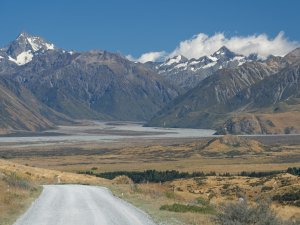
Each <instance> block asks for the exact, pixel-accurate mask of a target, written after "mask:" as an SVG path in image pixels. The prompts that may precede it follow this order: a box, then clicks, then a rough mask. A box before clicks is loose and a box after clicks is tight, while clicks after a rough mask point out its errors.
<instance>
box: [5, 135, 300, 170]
mask: <svg viewBox="0 0 300 225" xmlns="http://www.w3.org/2000/svg"><path fill="white" fill-rule="evenodd" d="M274 138H276V137H274ZM175 141H177V143H176V142H175V143H172V142H171V141H170V142H167V144H164V143H163V142H164V141H163V140H160V141H156V142H155V143H156V144H153V141H152V143H151V142H145V143H133V144H130V143H116V144H110V145H108V144H95V143H85V144H82V145H76V146H74V145H71V144H68V145H63V146H52V145H49V146H31V147H27V146H20V145H19V146H11V147H10V146H8V147H5V148H4V147H3V148H1V146H0V155H3V156H5V157H8V158H9V160H11V161H14V162H17V163H21V164H29V165H31V166H36V167H40V168H47V169H54V170H61V171H70V172H76V171H79V170H90V169H91V168H93V167H95V168H97V172H108V171H120V170H127V171H129V170H135V171H137V170H146V169H156V170H170V169H175V170H179V171H189V172H193V171H204V172H210V171H216V172H221V173H223V172H230V173H238V172H241V171H269V170H285V169H287V168H288V167H295V166H299V161H300V146H299V145H294V146H289V145H280V146H278V145H266V144H261V143H259V142H257V141H255V140H250V141H247V142H245V141H244V140H243V141H242V142H241V144H240V146H238V145H236V146H232V145H231V146H230V145H228V144H226V143H224V141H222V140H219V139H216V140H215V141H213V142H211V143H210V144H208V143H209V142H210V141H211V139H208V140H207V139H204V140H193V141H191V142H182V143H180V141H178V140H175ZM6 149H7V150H6Z"/></svg>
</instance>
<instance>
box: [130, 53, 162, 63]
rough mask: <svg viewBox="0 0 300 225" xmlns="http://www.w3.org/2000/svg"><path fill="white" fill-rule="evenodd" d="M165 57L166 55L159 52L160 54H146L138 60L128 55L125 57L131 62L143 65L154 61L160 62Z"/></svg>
mask: <svg viewBox="0 0 300 225" xmlns="http://www.w3.org/2000/svg"><path fill="white" fill-rule="evenodd" d="M166 55H167V53H166V52H165V51H161V52H147V53H144V54H142V55H141V56H140V57H139V58H134V57H133V56H132V55H128V56H126V57H127V59H129V60H131V61H137V62H141V63H145V62H149V61H153V62H155V61H159V60H162V59H164V58H165V56H166Z"/></svg>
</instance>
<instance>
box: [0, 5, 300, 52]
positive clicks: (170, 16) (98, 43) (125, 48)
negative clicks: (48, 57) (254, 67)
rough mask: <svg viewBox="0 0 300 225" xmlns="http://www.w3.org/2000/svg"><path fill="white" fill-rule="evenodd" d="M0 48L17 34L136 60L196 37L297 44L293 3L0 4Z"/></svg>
mask: <svg viewBox="0 0 300 225" xmlns="http://www.w3.org/2000/svg"><path fill="white" fill-rule="evenodd" d="M0 9H1V13H0V28H1V32H0V45H1V46H3V45H5V44H7V43H8V42H10V41H11V40H12V39H14V38H15V37H16V36H17V35H18V33H20V32H21V31H26V32H29V33H32V34H36V35H40V36H42V37H44V38H46V39H47V40H49V41H51V42H53V43H54V44H56V45H57V46H58V47H61V48H66V49H74V50H90V49H105V50H109V51H114V52H120V53H122V54H124V55H128V54H130V55H132V56H133V57H139V56H140V55H141V54H143V53H145V52H153V51H158V52H161V51H165V52H168V53H171V52H173V51H174V49H175V48H176V47H178V45H179V43H180V42H181V41H184V40H188V39H191V38H192V37H193V36H194V35H197V34H199V33H203V34H206V35H207V36H209V37H210V36H213V35H214V34H215V33H218V32H221V33H223V34H224V35H225V36H226V37H227V38H230V37H234V36H244V37H246V36H249V35H260V34H262V33H265V34H266V35H267V36H268V38H270V39H272V38H275V37H276V36H277V35H278V33H279V32H280V31H284V32H285V34H284V39H287V40H288V41H298V42H299V41H300V29H299V22H300V13H299V9H300V1H297V0H284V1H283V0H282V1H279V0H206V1H201V0H184V1H180V0H177V1H176V0H173V1H172V0H151V1H150V0H107V1H100V0H51V1H50V0H48V1H46V0H44V1H42V0H27V1H21V0H1V2H0Z"/></svg>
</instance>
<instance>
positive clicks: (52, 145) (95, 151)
mask: <svg viewBox="0 0 300 225" xmlns="http://www.w3.org/2000/svg"><path fill="white" fill-rule="evenodd" d="M109 126H110V127H114V126H117V125H116V124H110V125H109ZM64 129H65V130H66V128H64ZM67 129H68V130H69V132H73V135H74V136H75V137H76V135H80V134H81V135H82V136H83V137H86V139H85V140H84V141H83V140H79V141H78V140H74V139H72V140H69V141H67V140H61V141H58V140H47V141H43V140H42V139H40V140H39V139H38V138H39V137H35V138H37V140H35V141H31V142H27V141H25V140H22V139H18V138H17V137H14V138H16V139H18V141H11V142H1V141H0V157H2V158H4V159H6V160H9V161H10V163H9V165H8V164H7V162H6V161H5V162H6V165H7V166H6V167H5V168H8V167H9V168H10V171H11V170H12V171H17V172H18V173H20V172H22V176H25V177H29V178H33V180H37V181H39V182H38V183H42V184H45V183H57V182H66V183H83V184H97V185H103V184H105V186H107V187H109V188H111V189H112V191H113V193H114V194H116V195H118V196H120V197H122V198H124V199H126V200H128V201H129V202H131V203H133V204H134V205H136V206H138V207H141V208H142V209H143V210H145V211H146V212H147V213H149V214H150V215H151V216H153V218H155V222H159V221H161V219H162V218H175V219H174V221H173V222H172V221H169V222H170V224H182V223H180V222H178V221H188V223H187V224H203V223H204V224H213V222H212V220H211V218H212V217H213V215H214V212H213V211H209V213H208V214H206V213H205V214H198V213H191V212H187V213H175V212H168V211H163V210H160V208H161V207H162V206H163V205H172V204H174V203H180V204H183V205H186V204H192V205H194V204H196V205H197V204H198V203H197V202H198V201H202V200H203V199H204V200H205V202H207V201H208V200H209V204H211V205H212V206H214V207H215V206H216V205H218V204H220V203H224V202H228V201H236V200H237V199H238V194H239V193H240V192H241V193H242V192H243V193H244V194H246V195H247V197H249V199H250V200H251V201H252V200H254V199H255V197H257V196H260V195H264V196H269V197H270V196H274V195H276V194H277V195H280V194H286V193H287V194H290V193H291V192H293V193H294V191H296V192H297V191H299V190H300V187H299V178H297V177H296V176H292V175H284V174H283V175H280V176H275V177H273V178H266V179H265V178H247V177H237V176H233V175H235V174H238V173H241V172H242V171H248V172H252V171H256V172H258V171H264V172H266V171H286V169H287V168H289V167H300V136H298V135H279V136H241V137H237V136H224V137H223V136H212V135H203V136H197V137H195V136H188V135H186V136H184V137H168V136H167V137H162V136H160V137H153V136H152V134H151V133H145V130H143V131H139V130H134V131H133V130H130V131H128V130H126V129H125V130H121V129H118V131H116V130H114V129H103V128H99V127H94V126H93V125H92V126H90V125H89V127H88V128H87V127H86V126H82V127H80V126H76V127H73V128H72V127H68V128H67ZM55 132H57V131H55ZM139 132H141V133H139ZM151 132H158V131H157V130H155V131H151ZM159 132H161V131H159ZM126 134H127V135H130V136H131V137H130V138H124V136H125V135H126ZM89 135H92V136H94V137H97V136H98V137H99V138H98V139H94V137H93V140H91V139H89V137H88V136H89ZM105 135H110V136H111V135H113V136H122V138H118V139H117V140H111V139H109V140H104V139H103V136H105ZM156 135H159V134H156ZM160 135H161V134H160ZM54 136H55V135H54ZM57 137H66V135H65V134H64V133H60V134H59V136H55V138H57ZM20 140H21V141H20ZM2 162H4V161H1V160H0V172H1V163H2ZM15 163H20V164H23V165H25V166H16V165H18V164H15ZM14 164H15V165H14ZM26 165H27V166H26ZM28 166H30V167H28ZM2 167H3V168H4V166H3V164H2ZM3 168H2V169H3ZM28 168H30V169H28ZM48 169H51V170H48ZM147 169H149V170H152V169H155V170H177V171H187V172H194V171H197V172H200V171H203V172H211V171H214V172H216V173H217V174H224V173H226V172H228V173H231V176H229V177H222V176H211V177H203V178H199V179H194V178H191V179H183V180H178V181H171V182H166V183H163V184H151V183H150V184H147V183H145V184H134V185H133V184H130V183H126V184H111V183H110V182H109V181H106V180H101V179H100V180H99V178H96V177H89V176H85V175H79V174H71V173H70V174H69V173H68V172H74V173H77V172H79V171H93V172H94V173H102V172H109V171H143V170H147ZM53 170H54V172H53ZM26 172H27V173H26ZM276 182H277V183H278V184H279V185H278V186H276V187H275V186H274V187H273V184H274V183H276ZM297 185H298V186H297ZM253 190H254V191H253ZM297 193H298V192H297ZM297 193H296V194H297ZM207 196H213V197H212V198H209V199H208V197H207ZM199 199H200V200H199ZM201 199H202V200H201ZM207 207H208V206H207ZM209 207H210V205H209ZM272 207H273V208H274V209H275V210H276V212H277V213H278V215H280V216H281V217H282V218H284V219H288V218H291V217H297V218H298V217H299V216H300V210H299V207H296V206H292V205H284V204H279V203H278V202H276V204H275V203H274V204H273V205H272ZM193 221H194V222H193Z"/></svg>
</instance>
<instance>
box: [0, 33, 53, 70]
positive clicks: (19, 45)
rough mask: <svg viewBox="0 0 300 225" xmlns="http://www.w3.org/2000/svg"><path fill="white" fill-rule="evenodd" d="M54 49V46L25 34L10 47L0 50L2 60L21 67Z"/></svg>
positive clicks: (39, 38) (20, 35)
mask: <svg viewBox="0 0 300 225" xmlns="http://www.w3.org/2000/svg"><path fill="white" fill-rule="evenodd" d="M54 49H55V47H54V44H52V43H50V42H47V41H46V40H44V39H43V38H41V37H38V36H32V35H29V34H27V33H24V32H23V33H20V34H19V36H18V37H17V39H15V40H14V41H12V42H11V43H10V44H9V45H8V46H6V47H4V48H2V49H0V60H3V59H7V60H9V61H11V62H13V63H15V64H17V65H18V66H21V65H24V64H27V63H29V62H30V61H32V59H33V57H34V56H35V55H36V54H39V53H43V52H45V51H48V50H54Z"/></svg>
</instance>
